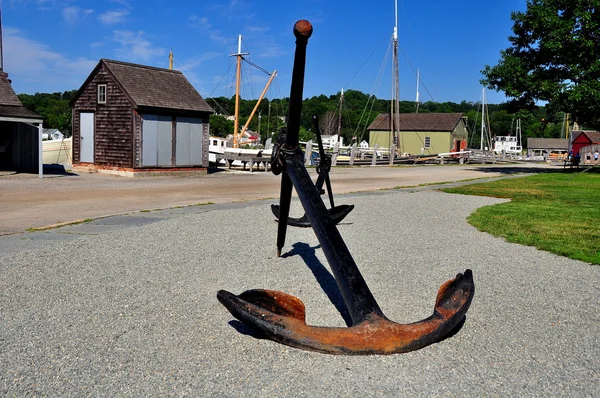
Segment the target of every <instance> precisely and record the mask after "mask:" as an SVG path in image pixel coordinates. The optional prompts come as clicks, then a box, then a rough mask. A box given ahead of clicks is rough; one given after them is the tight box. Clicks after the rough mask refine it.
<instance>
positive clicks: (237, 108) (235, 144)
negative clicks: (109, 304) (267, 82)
mask: <svg viewBox="0 0 600 398" xmlns="http://www.w3.org/2000/svg"><path fill="white" fill-rule="evenodd" d="M248 54H250V53H242V35H239V36H238V52H237V54H231V56H232V57H236V61H237V67H236V69H235V116H234V117H235V120H234V121H233V147H234V148H237V147H238V146H239V140H240V138H241V137H238V132H239V130H240V82H241V77H242V59H243V58H244V55H248Z"/></svg>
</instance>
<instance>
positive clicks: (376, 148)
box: [371, 144, 379, 166]
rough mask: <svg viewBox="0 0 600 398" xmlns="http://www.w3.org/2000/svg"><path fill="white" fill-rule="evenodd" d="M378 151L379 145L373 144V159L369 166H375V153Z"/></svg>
mask: <svg viewBox="0 0 600 398" xmlns="http://www.w3.org/2000/svg"><path fill="white" fill-rule="evenodd" d="M378 150H379V144H375V147H374V148H373V159H371V166H375V165H376V164H377V151H378Z"/></svg>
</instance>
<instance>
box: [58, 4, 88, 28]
mask: <svg viewBox="0 0 600 398" xmlns="http://www.w3.org/2000/svg"><path fill="white" fill-rule="evenodd" d="M93 12H94V10H90V9H82V8H79V7H75V6H73V7H65V8H63V10H62V16H63V18H64V20H65V21H67V22H68V23H70V24H74V23H77V22H79V21H80V20H81V19H82V18H85V17H86V16H87V15H90V14H91V13H93Z"/></svg>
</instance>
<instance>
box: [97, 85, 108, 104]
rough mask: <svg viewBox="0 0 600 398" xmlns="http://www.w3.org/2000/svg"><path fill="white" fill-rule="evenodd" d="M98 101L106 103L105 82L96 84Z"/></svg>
mask: <svg viewBox="0 0 600 398" xmlns="http://www.w3.org/2000/svg"><path fill="white" fill-rule="evenodd" d="M98 103H99V104H106V84H98Z"/></svg>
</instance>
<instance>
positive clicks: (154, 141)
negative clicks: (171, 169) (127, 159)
mask: <svg viewBox="0 0 600 398" xmlns="http://www.w3.org/2000/svg"><path fill="white" fill-rule="evenodd" d="M142 118H143V122H142V166H171V165H172V161H171V158H172V157H173V122H172V118H171V116H159V115H143V116H142Z"/></svg>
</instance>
